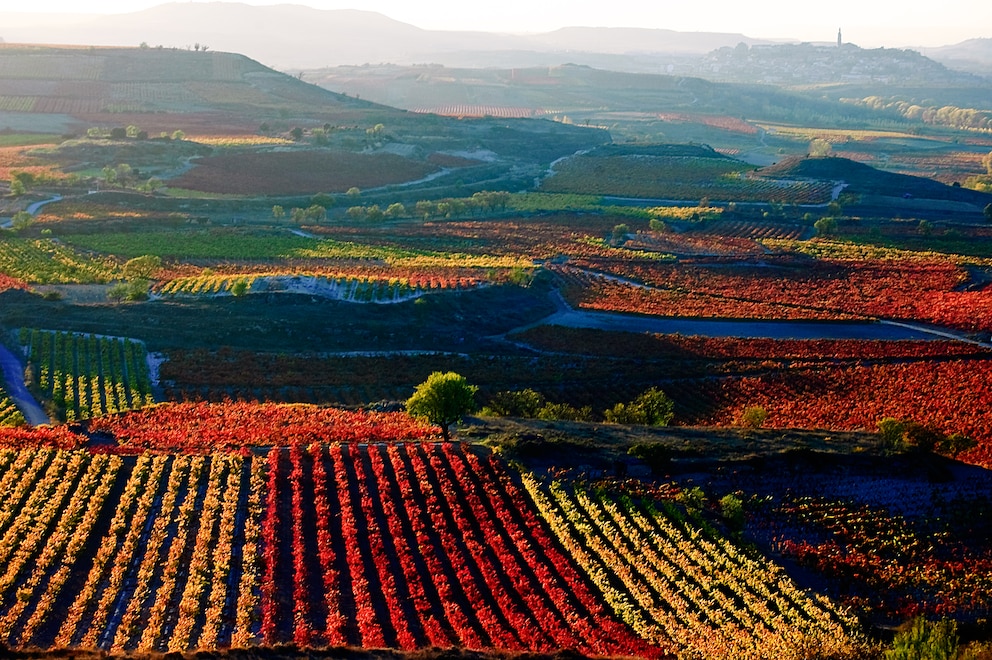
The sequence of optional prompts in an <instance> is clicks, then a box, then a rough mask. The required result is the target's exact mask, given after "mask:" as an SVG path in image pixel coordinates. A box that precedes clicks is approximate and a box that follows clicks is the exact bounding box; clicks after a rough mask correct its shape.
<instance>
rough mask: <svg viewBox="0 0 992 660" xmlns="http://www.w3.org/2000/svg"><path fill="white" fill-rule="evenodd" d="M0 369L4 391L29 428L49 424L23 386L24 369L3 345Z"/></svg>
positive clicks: (39, 407) (42, 411) (0, 347)
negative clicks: (0, 368) (1, 369)
mask: <svg viewBox="0 0 992 660" xmlns="http://www.w3.org/2000/svg"><path fill="white" fill-rule="evenodd" d="M0 367H2V368H3V380H4V389H5V390H6V392H7V394H8V395H9V396H10V398H11V399H12V400H13V401H14V405H16V406H17V409H18V410H20V411H21V414H23V415H24V419H26V420H27V422H28V424H30V425H31V426H38V425H40V424H50V423H51V420H50V419H49V418H48V415H47V414H45V410H44V409H43V408H42V407H41V404H39V403H38V401H37V400H35V398H34V397H33V396H32V395H31V393H30V392H28V388H26V387H25V386H24V367H22V366H21V361H20V360H18V359H17V356H16V355H14V354H13V353H11V352H10V349H8V348H7V347H6V346H4V345H3V344H0Z"/></svg>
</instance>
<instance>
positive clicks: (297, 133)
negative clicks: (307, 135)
mask: <svg viewBox="0 0 992 660" xmlns="http://www.w3.org/2000/svg"><path fill="white" fill-rule="evenodd" d="M289 135H290V137H292V138H293V139H294V140H296V141H299V140H301V139H303V129H302V128H300V127H299V126H294V127H293V130H291V131H290V132H289Z"/></svg>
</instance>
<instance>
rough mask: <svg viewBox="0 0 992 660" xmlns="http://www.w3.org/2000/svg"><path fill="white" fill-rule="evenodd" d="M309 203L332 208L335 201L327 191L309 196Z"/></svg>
mask: <svg viewBox="0 0 992 660" xmlns="http://www.w3.org/2000/svg"><path fill="white" fill-rule="evenodd" d="M310 203H311V204H313V205H314V206H322V207H324V208H325V209H329V208H333V207H334V205H335V204H336V203H337V201H336V200H335V199H334V197H332V196H331V195H328V194H327V193H317V194H316V195H314V196H313V197H311V198H310Z"/></svg>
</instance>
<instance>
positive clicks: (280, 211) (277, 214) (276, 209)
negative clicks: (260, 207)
mask: <svg viewBox="0 0 992 660" xmlns="http://www.w3.org/2000/svg"><path fill="white" fill-rule="evenodd" d="M272 217H273V218H275V219H276V220H282V219H283V218H285V217H286V209H284V208H283V207H282V206H280V205H279V204H276V205H274V206H273V207H272Z"/></svg>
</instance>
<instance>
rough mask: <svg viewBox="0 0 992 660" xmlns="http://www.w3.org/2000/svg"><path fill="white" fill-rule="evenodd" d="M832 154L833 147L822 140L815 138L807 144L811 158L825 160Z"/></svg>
mask: <svg viewBox="0 0 992 660" xmlns="http://www.w3.org/2000/svg"><path fill="white" fill-rule="evenodd" d="M832 153H833V147H831V146H830V143H829V142H827V141H826V140H824V139H823V138H816V139H814V140H812V141H811V142H810V143H809V155H810V156H812V157H813V158H826V157H827V156H830V155H831V154H832Z"/></svg>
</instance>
